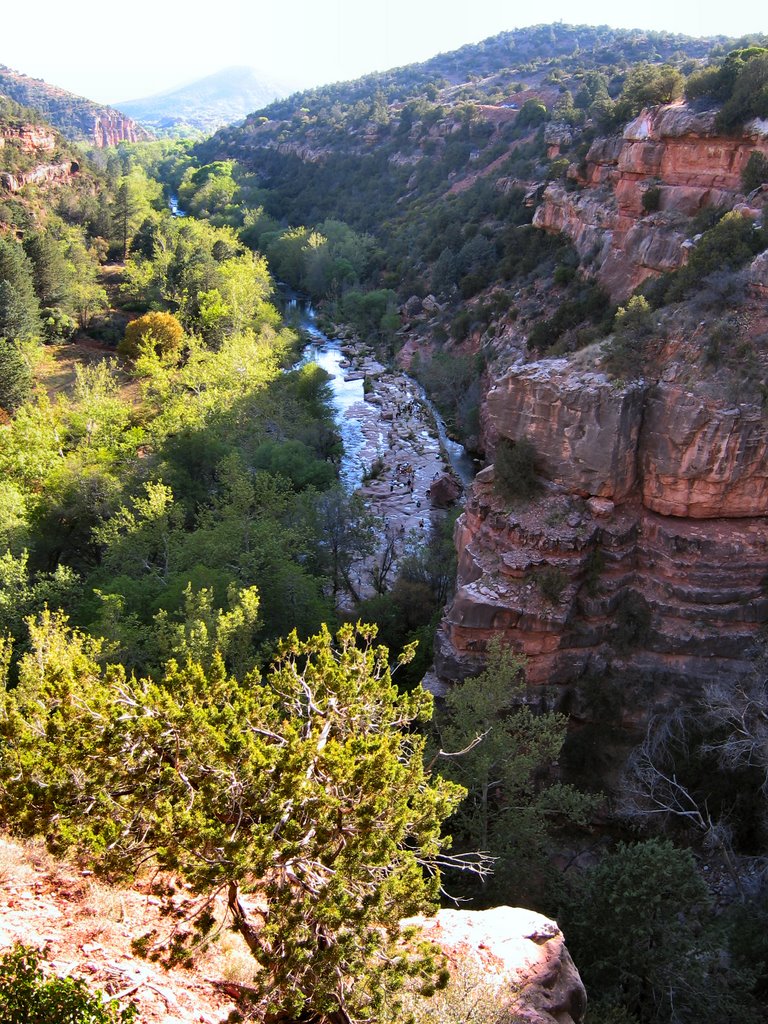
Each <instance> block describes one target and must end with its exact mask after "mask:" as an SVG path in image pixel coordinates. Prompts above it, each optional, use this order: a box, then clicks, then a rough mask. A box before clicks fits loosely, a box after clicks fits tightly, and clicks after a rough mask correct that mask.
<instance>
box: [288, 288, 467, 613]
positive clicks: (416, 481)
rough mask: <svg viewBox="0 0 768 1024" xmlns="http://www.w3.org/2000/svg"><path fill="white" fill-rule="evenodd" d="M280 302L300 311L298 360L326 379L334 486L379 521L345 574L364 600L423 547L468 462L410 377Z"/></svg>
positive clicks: (304, 309) (460, 487) (457, 494)
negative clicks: (335, 450)
mask: <svg viewBox="0 0 768 1024" xmlns="http://www.w3.org/2000/svg"><path fill="white" fill-rule="evenodd" d="M287 305H288V308H290V309H292V310H293V311H294V312H298V313H300V321H299V327H300V329H301V330H302V332H303V333H304V336H305V337H306V339H307V345H306V346H305V348H304V351H303V355H302V361H304V362H306V361H312V362H315V363H317V364H318V365H319V366H321V367H322V368H323V369H324V370H325V371H326V372H327V373H328V374H329V375H330V377H331V380H330V382H329V383H330V386H331V390H332V394H333V401H334V405H335V407H336V414H337V423H338V427H339V432H340V434H341V437H342V440H343V443H344V457H343V459H342V465H341V470H340V476H341V480H342V483H343V484H344V486H345V487H346V488H347V490H349V491H356V492H357V493H359V494H360V495H361V496H362V498H363V500H364V502H365V505H366V508H367V509H368V511H369V512H370V513H371V514H372V515H374V516H375V517H376V518H377V519H378V520H379V521H380V522H381V529H380V532H379V534H378V542H377V545H376V551H375V553H374V554H373V556H372V557H370V558H368V559H366V560H365V562H364V563H362V564H361V565H359V566H358V567H357V569H356V571H355V572H353V574H352V579H353V583H354V586H355V589H356V591H357V593H358V595H359V596H360V597H363V598H365V597H371V596H373V594H374V593H376V586H375V584H374V580H377V579H381V574H382V573H383V574H385V575H387V576H388V578H389V581H390V582H391V581H392V580H393V579H394V577H395V576H396V574H397V563H398V560H399V559H400V558H401V557H402V555H403V554H404V552H405V551H406V548H407V547H410V546H412V545H414V544H415V545H417V546H418V545H421V544H427V543H428V542H429V539H430V536H431V535H432V532H433V531H434V530H437V529H438V528H439V526H440V524H441V522H443V521H444V520H445V518H446V517H447V515H448V514H449V509H450V507H451V506H453V505H455V504H456V502H457V501H459V500H460V498H461V496H462V494H463V491H464V488H465V486H466V485H467V484H468V483H469V482H470V481H471V478H472V475H473V467H472V461H471V459H469V458H468V456H467V455H466V453H465V452H464V450H463V449H462V448H461V446H460V445H458V444H456V443H455V442H451V441H449V440H448V439H447V436H446V432H445V426H444V424H442V422H441V421H440V419H439V414H438V413H437V411H436V410H435V409H434V407H433V406H432V405H431V403H430V402H429V401H428V399H426V397H425V395H424V392H423V389H422V387H421V385H420V384H419V383H418V382H417V381H416V380H414V379H412V378H411V377H409V376H408V375H407V374H405V373H402V372H401V371H394V372H393V371H390V370H388V369H387V368H386V367H385V366H383V365H382V364H381V363H380V362H379V361H378V360H377V359H376V358H375V356H374V355H373V352H372V350H371V349H370V347H369V346H368V345H366V344H365V343H363V342H361V341H359V340H355V341H340V340H337V339H336V338H332V337H329V336H328V335H326V334H325V333H323V331H321V330H320V328H319V327H318V326H317V324H316V322H315V316H314V311H313V310H312V308H311V306H306V305H304V304H302V303H301V302H300V299H298V297H296V296H292V295H289V303H288V304H287Z"/></svg>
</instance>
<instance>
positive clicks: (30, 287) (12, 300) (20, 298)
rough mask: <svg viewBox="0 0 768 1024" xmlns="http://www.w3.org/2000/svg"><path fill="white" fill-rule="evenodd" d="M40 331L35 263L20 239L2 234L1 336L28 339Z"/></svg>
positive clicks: (0, 257) (0, 249)
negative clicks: (30, 258) (16, 240)
mask: <svg viewBox="0 0 768 1024" xmlns="http://www.w3.org/2000/svg"><path fill="white" fill-rule="evenodd" d="M40 331H41V322H40V303H39V302H38V301H37V296H36V295H35V288H34V283H33V269H32V264H31V263H30V261H29V259H28V258H27V256H26V254H25V252H24V250H23V249H22V247H21V246H20V245H19V243H18V242H13V241H11V240H10V239H8V238H3V237H0V336H3V337H6V338H14V339H26V338H32V337H35V336H37V335H39V334H40Z"/></svg>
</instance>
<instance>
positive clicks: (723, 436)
mask: <svg viewBox="0 0 768 1024" xmlns="http://www.w3.org/2000/svg"><path fill="white" fill-rule="evenodd" d="M486 419H487V424H486V433H487V435H488V437H489V439H490V442H491V448H492V445H493V439H494V438H496V439H498V438H499V437H507V438H510V439H512V440H517V439H519V438H522V437H528V438H529V439H530V440H531V441H532V442H533V444H534V447H535V448H536V449H537V451H538V452H539V453H540V464H539V467H538V468H539V470H540V471H541V472H542V473H543V474H544V476H545V478H546V483H545V490H544V492H543V493H542V496H541V497H540V499H539V500H537V501H536V502H534V503H533V504H531V505H526V506H525V507H523V506H520V507H514V506H512V507H510V506H509V504H508V503H506V502H504V501H502V500H501V499H500V498H499V497H498V496H497V495H496V493H495V488H494V481H493V474H494V470H493V468H492V467H489V469H487V470H484V471H483V472H482V473H481V474H480V475H479V476H478V478H477V480H476V482H475V486H474V489H473V492H472V494H471V495H470V498H469V500H468V503H467V506H466V508H465V511H464V514H463V515H462V516H461V518H460V519H459V521H458V524H457V531H456V540H457V547H458V552H459V573H458V589H457V593H456V596H455V599H454V601H453V603H452V605H451V607H450V608H449V609H448V611H447V613H446V615H445V617H444V620H443V623H442V626H441V630H440V634H439V639H438V656H437V667H438V670H439V672H440V674H441V675H443V676H444V677H445V678H458V677H463V676H466V675H469V674H472V673H473V672H475V671H476V670H477V669H478V668H479V667H480V666H481V665H482V662H483V655H484V651H485V647H486V644H487V641H488V640H489V639H490V637H491V636H493V635H498V634H500V635H501V636H502V637H503V638H504V639H505V640H506V641H507V642H508V643H510V644H511V645H512V647H513V648H515V649H516V650H518V651H520V652H522V653H524V654H525V655H526V656H527V659H528V661H527V678H528V681H529V683H532V684H547V685H548V686H550V687H553V688H554V690H553V691H552V694H553V701H554V702H555V703H559V704H560V705H561V706H563V705H565V704H568V706H569V708H570V709H571V710H573V709H574V707H577V706H578V705H579V702H580V701H581V699H582V696H583V692H582V691H583V687H582V683H583V682H584V681H585V680H589V679H593V678H595V677H598V676H604V675H605V674H606V673H609V674H611V673H612V674H613V676H614V678H619V679H622V680H624V682H625V683H626V685H627V687H628V688H629V687H630V686H631V687H634V688H635V689H636V690H637V692H636V693H635V694H634V696H632V697H630V695H629V694H628V695H627V699H626V701H625V707H624V710H623V715H624V717H625V720H626V721H625V724H633V723H634V724H638V723H640V722H641V721H642V719H643V718H644V717H646V716H647V715H648V714H649V713H650V711H651V710H652V709H653V707H654V706H660V705H665V704H668V703H670V702H671V701H674V700H675V699H676V695H677V696H679V695H680V693H681V692H684V691H685V690H687V689H689V688H690V689H694V690H695V689H699V688H700V687H701V686H702V684H703V683H704V682H706V681H708V680H714V679H724V678H725V679H732V678H736V677H738V676H739V675H740V674H741V673H743V672H745V671H746V670H747V658H748V655H749V652H750V649H751V648H752V647H753V646H754V644H755V641H756V640H757V639H758V637H759V635H760V633H761V630H762V628H763V627H764V624H765V622H766V621H767V620H768V589H767V588H766V581H768V519H766V512H768V458H766V455H767V454H768V453H767V452H766V445H767V444H768V423H767V422H766V420H765V418H764V417H763V415H762V413H761V410H760V409H758V408H757V407H752V406H747V405H742V406H732V407H729V406H728V405H727V403H725V402H724V401H719V400H716V399H714V398H707V397H705V396H703V395H701V394H697V393H696V392H694V391H686V390H684V389H683V388H682V387H680V386H679V385H674V384H666V383H663V382H662V383H659V384H655V385H645V384H642V383H638V384H634V385H631V386H628V387H623V388H622V387H617V386H616V385H615V384H614V383H611V382H610V381H609V380H607V379H606V378H605V377H603V376H602V375H600V374H595V373H582V374H579V373H578V372H577V371H576V370H575V369H573V367H570V366H569V364H567V363H566V362H565V361H564V360H552V361H548V362H543V363H540V364H531V365H529V366H524V367H521V368H518V369H514V370H511V371H510V372H509V373H508V374H507V375H506V376H505V377H504V378H502V379H501V380H500V381H499V382H498V383H497V384H496V385H495V387H494V388H492V389H491V391H490V393H489V395H488V399H487V405H486ZM630 681H632V682H630ZM638 688H639V689H638ZM580 694H581V696H580Z"/></svg>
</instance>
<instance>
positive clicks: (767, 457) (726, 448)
mask: <svg viewBox="0 0 768 1024" xmlns="http://www.w3.org/2000/svg"><path fill="white" fill-rule="evenodd" d="M638 455H639V460H640V471H641V477H642V494H643V503H644V505H645V506H646V508H649V509H652V510H653V511H654V512H660V513H661V514H663V515H668V516H689V517H691V518H694V519H715V518H732V517H740V516H761V515H765V514H766V513H768V422H766V419H765V417H764V416H763V414H762V410H761V409H759V408H757V407H756V406H739V405H733V404H730V405H729V404H728V403H727V402H724V401H713V400H709V401H707V400H705V399H703V398H702V397H701V396H699V395H697V394H695V393H693V392H686V391H684V390H683V389H682V388H680V387H677V386H674V385H669V384H663V383H662V384H659V385H657V386H656V387H654V388H652V389H651V390H650V392H649V395H648V400H647V403H646V408H645V416H644V420H643V429H642V438H641V443H640V446H639V451H638Z"/></svg>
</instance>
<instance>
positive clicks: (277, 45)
mask: <svg viewBox="0 0 768 1024" xmlns="http://www.w3.org/2000/svg"><path fill="white" fill-rule="evenodd" d="M767 11H768V8H766V5H765V2H764V0H726V2H723V0H699V2H696V0H643V3H642V4H630V3H624V4H622V3H620V2H618V0H579V2H578V3H574V2H573V0H568V2H566V0H549V2H548V3H547V4H542V5H541V7H538V6H537V5H535V4H524V5H523V4H521V3H509V2H506V3H504V2H502V0H375V2H374V3H371V2H369V0H205V2H203V0H184V2H183V3H182V2H180V0H127V2H111V3H110V2H109V0H35V2H34V3H30V2H27V3H7V4H4V9H3V15H2V20H1V22H0V64H6V65H8V66H9V67H12V68H14V69H16V70H18V71H23V72H25V73H26V74H29V75H34V76H36V77H39V78H45V79H46V81H49V82H51V83H53V84H56V85H60V86H63V87H64V88H66V89H70V90H71V91H73V92H77V93H80V94H82V95H85V96H89V97H91V98H92V99H95V100H99V101H102V102H112V103H115V102H118V101H119V100H127V99H134V98H138V97H141V96H146V95H149V94H151V93H154V92H159V91H161V90H165V89H171V88H173V87H174V86H176V85H179V84H182V83H185V82H189V81H192V80H194V79H196V78H200V77H202V76H203V75H207V74H211V73H212V72H214V71H218V70H220V69H221V68H223V67H227V66H230V65H233V64H247V65H250V66H252V67H254V68H256V69H257V70H260V71H263V73H264V75H265V77H269V78H276V79H280V80H282V81H285V82H287V83H288V84H290V85H294V86H306V85H319V84H322V83H325V82H335V81H339V80H342V79H347V78H355V77H357V76H359V75H362V74H365V73H366V72H368V71H381V70H384V69H386V68H390V67H396V66H398V65H401V64H409V63H411V62H413V61H420V60H426V59H427V58H428V57H431V56H434V54H436V53H440V52H445V51H447V50H453V49H456V48H457V47H459V46H461V45H463V44H464V43H471V42H478V41H479V40H481V39H485V38H487V37H488V36H490V35H494V34H495V33H496V32H501V31H502V30H505V29H513V28H519V27H521V26H524V25H534V24H540V23H548V22H553V21H560V20H562V21H565V22H570V23H577V24H591V25H600V24H606V25H613V26H616V27H623V28H637V27H639V28H645V29H666V30H667V31H673V32H685V33H687V34H688V35H714V34H723V35H729V36H738V35H742V34H744V33H747V32H768V13H767Z"/></svg>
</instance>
